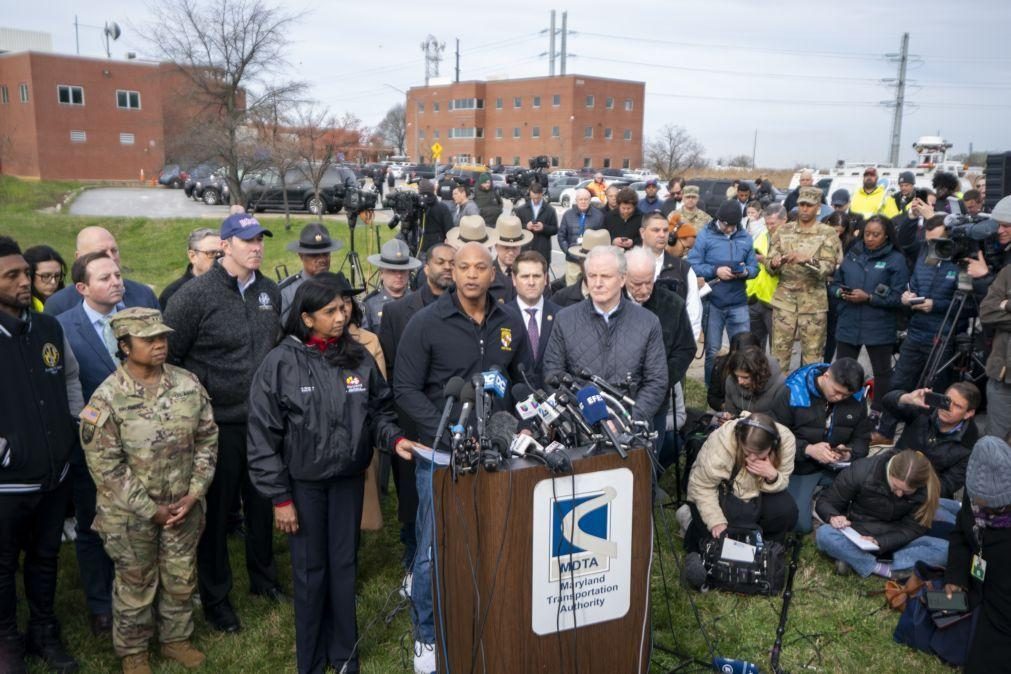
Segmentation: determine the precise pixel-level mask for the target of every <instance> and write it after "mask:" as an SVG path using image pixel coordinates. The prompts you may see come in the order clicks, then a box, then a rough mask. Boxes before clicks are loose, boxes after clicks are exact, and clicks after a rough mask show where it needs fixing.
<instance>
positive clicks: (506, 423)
mask: <svg viewBox="0 0 1011 674" xmlns="http://www.w3.org/2000/svg"><path fill="white" fill-rule="evenodd" d="M518 428H519V422H518V421H517V420H516V417H514V416H513V415H511V414H509V413H508V412H496V413H495V414H493V415H491V419H489V420H488V440H489V443H490V444H491V448H492V450H494V452H495V453H496V454H497V455H498V456H500V457H502V458H503V459H508V458H509V448H510V447H511V446H512V442H513V438H514V437H515V436H516V430H517V429H518Z"/></svg>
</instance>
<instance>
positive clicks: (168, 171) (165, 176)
mask: <svg viewBox="0 0 1011 674" xmlns="http://www.w3.org/2000/svg"><path fill="white" fill-rule="evenodd" d="M185 182H186V172H185V171H183V170H182V167H180V166H179V164H166V165H165V167H164V168H162V170H161V173H159V174H158V184H159V185H164V186H165V187H170V188H172V189H174V190H177V189H179V188H180V187H182V186H183V184H184V183H185Z"/></svg>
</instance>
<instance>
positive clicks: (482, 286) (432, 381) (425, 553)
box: [393, 242, 533, 672]
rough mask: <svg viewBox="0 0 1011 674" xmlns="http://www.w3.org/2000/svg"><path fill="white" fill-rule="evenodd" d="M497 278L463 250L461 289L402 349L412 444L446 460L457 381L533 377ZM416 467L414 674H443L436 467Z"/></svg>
mask: <svg viewBox="0 0 1011 674" xmlns="http://www.w3.org/2000/svg"><path fill="white" fill-rule="evenodd" d="M494 278H495V261H494V260H493V259H492V255H491V252H489V250H488V248H487V247H486V246H483V245H481V244H480V243H477V242H470V243H466V244H464V245H463V246H461V247H460V249H459V250H458V251H457V252H456V257H455V258H454V260H453V281H454V283H455V287H454V288H453V289H451V290H447V291H446V292H444V293H443V294H442V295H441V296H439V298H438V299H437V300H435V301H434V302H432V303H431V304H429V305H428V306H426V307H425V308H424V309H422V310H421V311H419V312H418V313H417V314H415V315H414V317H413V318H412V319H411V321H410V323H408V324H407V328H406V329H405V330H404V335H403V337H402V338H401V340H400V345H399V347H398V349H397V356H396V358H397V369H396V370H395V371H394V373H393V388H394V393H395V394H396V399H397V406H398V407H399V408H400V409H401V410H403V411H404V412H405V413H406V414H407V415H408V416H410V417H411V420H412V421H413V422H414V427H415V429H416V432H417V437H413V438H411V439H412V440H417V441H420V442H421V443H422V444H424V445H427V446H431V447H435V448H436V449H438V450H439V451H442V452H446V451H448V450H449V445H448V443H447V442H440V440H443V438H435V437H434V436H435V432H436V427H437V425H438V422H439V417H440V415H441V413H442V408H443V405H444V402H445V401H444V399H443V390H444V387H445V386H446V383H447V382H448V381H449V380H450V379H451V378H453V377H462V378H463V379H464V380H465V381H467V382H470V381H471V380H472V378H473V377H474V375H477V374H479V373H481V372H483V371H487V370H490V369H491V368H492V367H493V366H498V367H499V368H501V369H502V371H503V372H507V373H509V374H508V376H509V377H510V378H511V379H512V381H513V382H520V381H523V378H522V375H521V374H520V366H521V365H522V366H523V367H525V368H526V369H527V370H528V371H532V362H533V358H532V353H531V350H530V343H529V342H528V341H527V333H526V329H525V328H524V324H523V319H522V318H520V315H519V311H518V310H517V308H516V305H515V303H512V302H510V303H508V304H499V303H497V302H495V301H494V300H493V299H492V297H491V294H490V293H489V292H488V289H489V288H490V287H491V284H492V280H493V279H494ZM492 398H493V401H494V405H493V407H494V410H503V411H504V410H511V409H512V404H513V401H512V400H511V399H510V397H509V396H508V395H507V396H506V398H505V399H499V398H495V397H494V396H493V397H492ZM494 410H489V414H490V413H491V411H494ZM459 415H460V405H459V404H457V405H455V406H454V408H453V410H452V411H451V412H450V415H449V416H450V418H451V419H457V418H458V417H459ZM471 419H473V416H472V417H471ZM402 458H404V459H408V460H409V459H411V458H412V457H410V456H409V455H406V456H403V457H402ZM414 460H415V462H416V464H417V468H416V472H415V481H416V485H417V488H418V516H417V534H418V550H417V554H415V556H414V576H413V585H412V594H411V603H412V606H413V608H414V611H413V615H412V617H413V619H414V627H415V635H416V636H415V638H416V639H417V642H416V643H415V648H414V653H415V659H414V670H415V671H418V672H431V671H434V670H435V668H436V667H435V651H434V644H435V623H434V614H433V607H432V575H431V571H432V568H431V551H430V548H431V545H432V532H433V519H432V516H433V515H432V510H431V502H432V487H431V483H432V464H431V462H429V461H425V460H423V459H421V458H418V457H416V458H414Z"/></svg>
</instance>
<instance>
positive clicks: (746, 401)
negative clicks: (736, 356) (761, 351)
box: [723, 358, 786, 417]
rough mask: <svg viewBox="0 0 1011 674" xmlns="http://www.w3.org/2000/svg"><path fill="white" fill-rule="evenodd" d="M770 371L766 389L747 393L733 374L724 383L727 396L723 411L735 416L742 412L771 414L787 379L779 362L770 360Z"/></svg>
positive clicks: (725, 395)
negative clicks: (777, 396)
mask: <svg viewBox="0 0 1011 674" xmlns="http://www.w3.org/2000/svg"><path fill="white" fill-rule="evenodd" d="M768 360H769V370H770V372H771V376H770V377H769V381H767V382H766V383H765V387H764V388H762V390H760V391H745V390H744V389H742V388H741V387H740V386H738V385H737V378H736V377H734V373H733V372H731V373H730V374H728V375H727V377H726V379H725V380H724V382H723V386H724V390H725V394H724V398H723V410H724V411H726V412H730V414H732V415H733V416H735V417H736V416H738V415H739V414H740V413H741V412H752V413H754V412H764V413H766V414H769V413H770V411H771V410H772V405H773V403H774V402H775V401H776V395H777V394H778V393H779V390H780V389H781V388H783V386H784V385H785V383H786V379H785V378H784V377H783V373H782V372H781V371H780V369H779V361H777V360H776V359H775V358H769V359H768Z"/></svg>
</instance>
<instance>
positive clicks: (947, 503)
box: [927, 498, 962, 540]
mask: <svg viewBox="0 0 1011 674" xmlns="http://www.w3.org/2000/svg"><path fill="white" fill-rule="evenodd" d="M961 509H962V502H961V501H956V500H955V499H952V498H942V499H938V501H937V512H935V513H934V523H933V524H931V526H930V531H928V532H927V535H928V536H935V537H937V538H943V539H945V540H947V538H948V534H950V533H951V530H952V529H954V528H955V518H956V517H958V511H959V510H961Z"/></svg>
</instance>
